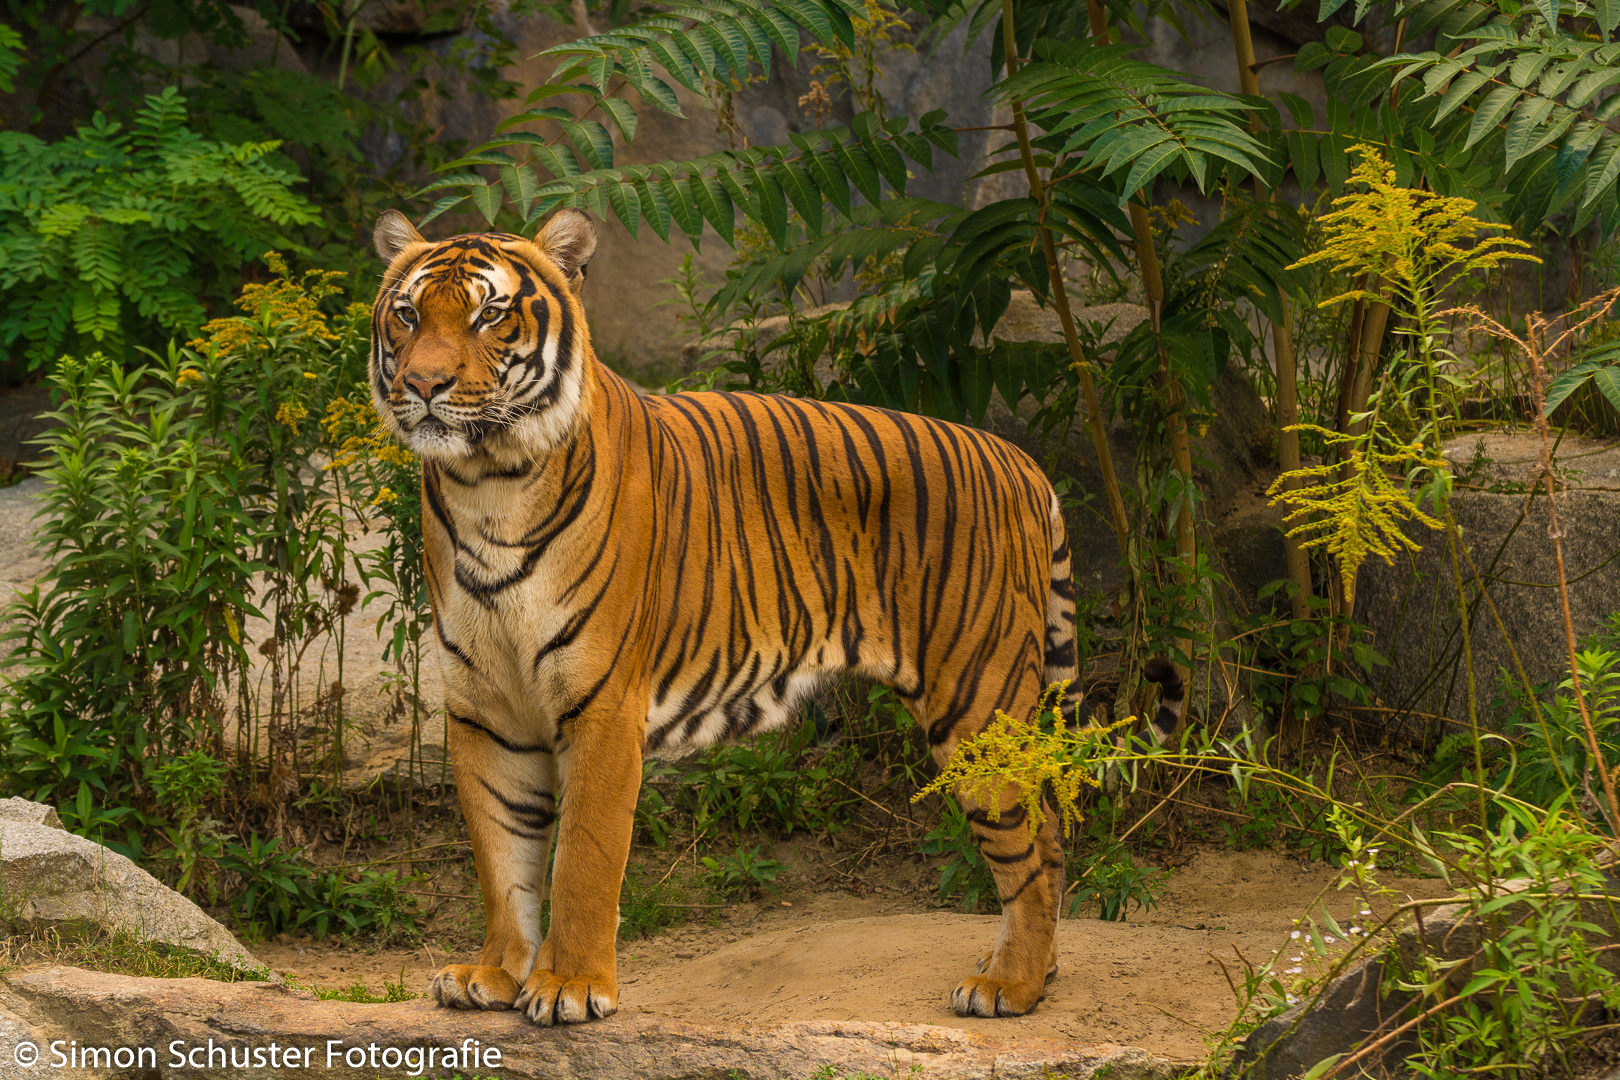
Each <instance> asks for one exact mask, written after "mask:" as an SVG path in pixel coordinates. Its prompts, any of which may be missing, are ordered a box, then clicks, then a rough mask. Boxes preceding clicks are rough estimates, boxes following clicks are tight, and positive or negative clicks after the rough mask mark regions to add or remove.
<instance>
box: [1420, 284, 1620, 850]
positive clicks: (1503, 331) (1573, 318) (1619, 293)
mask: <svg viewBox="0 0 1620 1080" xmlns="http://www.w3.org/2000/svg"><path fill="white" fill-rule="evenodd" d="M1616 303H1620V288H1614V289H1610V290H1609V291H1608V292H1605V293H1602V294H1600V295H1598V296H1594V297H1592V298H1591V299H1589V300H1587V301H1586V303H1584V304H1582V305H1581V306H1580V307H1578V308H1576V309H1575V310H1574V311H1571V312H1567V313H1565V314H1563V315H1559V316H1555V317H1554V318H1550V319H1549V318H1547V317H1546V316H1544V315H1543V314H1542V313H1541V312H1539V311H1538V312H1533V313H1531V314H1530V315H1527V316H1526V317H1525V332H1524V336H1523V337H1521V336H1519V335H1518V334H1515V333H1514V332H1513V331H1512V330H1511V329H1509V328H1508V327H1506V326H1503V325H1502V324H1501V323H1499V322H1497V321H1496V320H1495V319H1493V318H1491V317H1490V316H1489V315H1487V314H1485V313H1484V312H1483V311H1481V310H1480V309H1479V308H1477V307H1473V306H1469V307H1461V308H1452V309H1450V310H1448V311H1443V312H1441V313H1440V314H1442V315H1452V314H1456V315H1464V316H1467V317H1468V318H1469V319H1471V320H1472V321H1473V324H1474V325H1475V326H1477V327H1479V328H1480V329H1482V330H1484V331H1485V332H1486V333H1487V334H1490V335H1491V336H1492V337H1495V338H1497V339H1499V340H1502V341H1506V342H1510V343H1511V344H1513V345H1514V346H1515V347H1516V348H1518V349H1519V351H1521V352H1522V353H1524V355H1525V358H1526V359H1527V360H1529V362H1530V375H1531V383H1532V387H1533V390H1532V395H1533V402H1534V404H1535V409H1536V416H1535V425H1536V432H1537V434H1538V435H1539V436H1540V438H1541V476H1540V477H1539V478H1538V483H1545V484H1546V485H1547V538H1548V539H1549V540H1551V541H1552V549H1553V562H1554V564H1555V566H1556V567H1557V571H1558V602H1559V606H1560V608H1561V609H1562V613H1563V618H1564V647H1565V649H1566V651H1567V652H1568V653H1569V676H1570V686H1571V688H1572V689H1573V690H1574V692H1575V704H1576V707H1577V708H1578V709H1579V711H1580V714H1581V725H1582V727H1583V728H1584V729H1585V732H1586V743H1587V745H1586V749H1587V753H1589V754H1590V755H1591V759H1590V760H1591V762H1592V763H1595V764H1596V766H1597V773H1598V777H1599V779H1600V781H1601V782H1602V785H1603V794H1604V798H1605V802H1606V803H1607V805H1605V806H1603V807H1602V808H1601V809H1602V812H1603V816H1604V817H1605V818H1606V819H1607V821H1608V824H1609V830H1610V832H1612V833H1613V834H1614V835H1615V836H1617V837H1620V799H1617V798H1616V795H1615V782H1616V780H1617V778H1620V765H1617V766H1616V767H1615V768H1614V769H1612V770H1611V769H1610V768H1609V767H1608V765H1607V763H1606V762H1605V761H1604V760H1603V752H1602V748H1601V746H1600V745H1599V743H1598V737H1597V729H1596V727H1595V726H1594V725H1593V723H1592V714H1591V711H1590V710H1589V709H1588V708H1587V704H1586V692H1585V689H1584V688H1583V687H1582V686H1581V672H1580V665H1579V664H1578V663H1576V647H1575V620H1574V617H1573V616H1572V614H1571V612H1570V607H1569V579H1568V576H1567V574H1566V573H1565V571H1564V543H1563V541H1564V526H1563V521H1562V520H1561V519H1560V518H1559V515H1558V499H1557V495H1558V485H1557V482H1556V478H1555V477H1554V475H1553V465H1552V438H1551V434H1550V432H1549V430H1548V428H1549V425H1548V422H1547V410H1546V408H1545V407H1544V405H1545V402H1546V384H1547V355H1548V354H1549V353H1555V352H1557V351H1559V350H1560V349H1562V348H1563V347H1564V346H1565V345H1566V344H1567V343H1572V342H1574V341H1576V340H1579V338H1580V337H1581V335H1582V334H1583V333H1584V332H1585V331H1586V329H1587V328H1588V327H1590V326H1591V325H1592V324H1594V323H1596V322H1598V321H1599V320H1601V319H1603V318H1605V317H1607V315H1608V314H1609V311H1610V310H1611V309H1612V308H1613V307H1614V306H1615V304H1616ZM1560 323H1565V324H1566V325H1565V326H1564V328H1563V329H1562V330H1561V331H1560V332H1559V333H1558V336H1557V337H1554V338H1553V339H1552V341H1551V342H1550V343H1549V342H1548V341H1547V339H1546V334H1547V331H1548V330H1549V329H1551V328H1553V327H1556V326H1558V325H1559V324H1560ZM1591 770H1592V766H1591V765H1590V764H1589V765H1588V766H1587V775H1586V776H1585V778H1584V780H1583V782H1584V784H1585V786H1586V792H1587V795H1588V797H1590V796H1591V784H1592V777H1591ZM1593 801H1595V800H1593Z"/></svg>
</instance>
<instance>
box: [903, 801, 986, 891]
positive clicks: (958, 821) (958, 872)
mask: <svg viewBox="0 0 1620 1080" xmlns="http://www.w3.org/2000/svg"><path fill="white" fill-rule="evenodd" d="M917 850H918V851H919V852H921V853H922V854H924V855H947V856H949V858H948V859H947V860H946V861H945V863H944V864H943V865H941V866H940V868H939V902H940V903H942V904H943V903H945V902H946V900H948V899H949V898H950V897H952V896H955V895H956V894H958V893H960V894H961V896H962V910H963V911H967V912H975V911H978V910H979V901H980V900H981V899H983V898H984V897H986V896H995V895H996V879H995V878H994V877H993V876H992V875H991V873H990V864H989V863H987V862H985V861H984V856H983V855H981V854H979V842H978V841H977V840H975V839H974V838H973V829H972V827H971V826H970V825H969V824H968V819H967V815H966V814H964V813H963V812H962V808H961V807H960V806H958V805H957V802H956V800H955V799H953V798H951V797H950V796H949V795H947V796H945V819H944V820H943V821H941V822H940V823H939V824H938V825H936V826H934V828H933V829H931V830H930V831H929V833H928V835H927V836H925V837H923V842H922V844H921V845H920V846H919V847H918V848H917Z"/></svg>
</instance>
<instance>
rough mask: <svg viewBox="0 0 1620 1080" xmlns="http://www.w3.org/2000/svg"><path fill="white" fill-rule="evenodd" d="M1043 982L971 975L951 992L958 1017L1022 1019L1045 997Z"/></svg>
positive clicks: (952, 1004) (953, 1006)
mask: <svg viewBox="0 0 1620 1080" xmlns="http://www.w3.org/2000/svg"><path fill="white" fill-rule="evenodd" d="M1044 990H1045V980H1041V981H1038V982H1033V983H1018V982H1009V981H1007V980H1006V979H992V978H989V977H988V976H985V975H970V976H968V977H967V978H965V979H963V980H962V984H961V985H960V986H958V987H957V988H956V989H955V990H952V991H951V1008H953V1009H955V1010H956V1015H957V1016H1023V1015H1024V1014H1025V1013H1027V1012H1029V1011H1030V1010H1031V1009H1033V1008H1034V1007H1035V1005H1036V1003H1037V1002H1039V1001H1040V1000H1041V998H1042V997H1043V996H1044V993H1043V991H1044Z"/></svg>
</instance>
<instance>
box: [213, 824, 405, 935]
mask: <svg viewBox="0 0 1620 1080" xmlns="http://www.w3.org/2000/svg"><path fill="white" fill-rule="evenodd" d="M219 864H220V867H221V868H222V869H225V870H229V871H232V872H234V873H235V874H237V875H238V876H239V877H240V878H241V882H242V884H241V888H240V890H239V891H238V892H237V894H236V896H235V898H234V899H233V900H232V901H231V912H232V914H234V915H235V916H236V918H237V919H238V920H239V921H240V922H241V923H243V924H244V925H256V926H257V927H258V928H259V929H260V931H261V932H263V933H264V934H267V935H274V934H281V933H290V932H294V931H299V930H304V929H306V928H307V929H308V930H309V931H310V932H312V933H313V934H314V935H315V936H316V937H318V938H324V937H326V936H327V934H329V933H333V932H336V933H340V934H344V935H354V934H378V935H383V936H388V935H390V934H393V933H396V932H400V931H404V932H412V931H414V930H415V929H416V911H417V906H418V905H417V902H416V900H415V899H414V898H413V897H412V896H410V895H409V894H408V893H407V892H406V891H405V890H404V887H403V886H404V881H403V880H402V879H401V878H400V877H399V875H398V874H397V873H396V872H394V871H389V872H387V873H379V872H377V871H375V870H362V871H361V872H360V874H359V880H358V881H350V880H349V879H348V877H347V875H346V874H345V873H344V872H343V871H341V870H318V869H316V868H314V867H311V866H309V865H307V864H305V863H304V862H302V861H300V860H299V858H298V856H297V855H296V854H294V853H293V852H291V851H289V850H287V849H285V848H283V847H282V846H281V842H280V841H279V840H269V841H265V840H262V839H261V838H259V837H258V836H254V837H252V838H250V840H249V843H248V846H247V847H243V846H242V845H241V844H231V845H230V847H229V848H228V849H227V852H226V854H225V856H224V857H223V858H222V859H220V863H219Z"/></svg>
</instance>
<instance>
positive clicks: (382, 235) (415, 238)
mask: <svg viewBox="0 0 1620 1080" xmlns="http://www.w3.org/2000/svg"><path fill="white" fill-rule="evenodd" d="M371 242H372V243H373V244H375V245H376V247H377V256H378V257H379V258H381V259H382V261H383V262H385V263H391V262H393V261H394V259H395V258H396V257H397V256H398V255H399V253H400V252H402V251H404V250H405V249H406V248H407V247H409V246H410V245H412V244H421V243H425V242H426V241H424V240H423V239H422V234H421V233H419V232H417V231H416V226H414V225H412V224H411V221H410V219H409V218H407V217H406V216H405V215H404V214H402V213H400V212H399V211H398V210H384V211H383V212H382V215H381V216H379V217H378V218H377V227H376V228H374V229H372V230H371Z"/></svg>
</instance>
